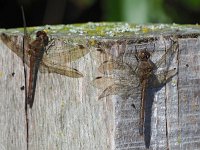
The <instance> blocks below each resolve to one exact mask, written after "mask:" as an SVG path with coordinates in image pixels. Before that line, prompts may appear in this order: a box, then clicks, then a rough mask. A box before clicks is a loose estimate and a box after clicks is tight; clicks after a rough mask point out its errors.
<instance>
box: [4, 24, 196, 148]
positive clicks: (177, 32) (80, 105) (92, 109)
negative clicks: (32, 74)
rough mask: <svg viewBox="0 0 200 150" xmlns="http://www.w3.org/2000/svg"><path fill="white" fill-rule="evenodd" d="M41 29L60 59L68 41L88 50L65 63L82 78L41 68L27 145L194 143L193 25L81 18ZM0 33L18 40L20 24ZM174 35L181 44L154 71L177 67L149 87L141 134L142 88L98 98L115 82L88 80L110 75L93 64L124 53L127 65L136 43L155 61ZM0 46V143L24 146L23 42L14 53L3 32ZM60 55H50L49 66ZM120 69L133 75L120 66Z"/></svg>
mask: <svg viewBox="0 0 200 150" xmlns="http://www.w3.org/2000/svg"><path fill="white" fill-rule="evenodd" d="M49 27H50V29H48V28H49ZM41 29H47V30H48V35H50V36H51V37H52V38H53V39H54V40H55V45H53V46H52V47H50V49H49V52H48V53H49V56H50V55H52V56H53V55H57V54H60V56H59V57H60V58H61V57H62V55H63V52H65V53H68V51H69V49H70V48H71V49H73V48H74V49H73V50H77V49H76V48H77V45H82V46H84V48H86V49H87V50H88V51H87V52H85V53H84V54H83V56H82V57H81V58H79V59H76V60H73V61H72V62H68V61H67V60H65V62H64V63H66V64H65V66H64V67H65V68H66V70H68V71H69V70H70V69H71V68H75V69H77V70H78V71H79V72H80V73H82V74H83V77H80V78H72V77H68V76H66V75H60V74H59V73H55V72H52V71H51V70H50V69H47V68H41V70H40V72H39V73H38V81H37V87H36V95H35V101H34V104H33V108H32V109H29V110H28V112H29V142H30V143H29V149H30V150H38V149H47V150H51V149H53V150H54V149H63V150H78V149H81V150H93V149H97V150H111V149H115V150H125V149H126V150H135V149H146V148H147V147H149V149H152V150H154V149H169V150H174V149H176V150H179V149H180V150H189V149H194V150H197V149H200V137H199V135H200V134H199V133H200V128H199V124H200V121H199V120H200V98H199V97H200V84H199V83H200V82H199V81H200V71H199V64H200V61H199V60H200V59H199V58H200V38H199V35H200V28H199V26H178V25H149V26H139V25H138V26H135V25H133V24H127V23H96V24H95V23H87V24H82V25H67V26H44V27H37V28H33V30H34V31H38V30H41ZM19 30H20V31H19ZM30 30H32V29H29V32H30ZM17 31H18V32H17ZM57 31H59V33H58V32H57ZM0 32H1V33H3V32H4V33H6V34H7V35H9V36H11V38H12V39H15V44H18V45H20V44H21V43H22V35H23V34H22V32H21V29H10V30H0ZM33 35H34V33H32V36H31V37H32V38H33ZM15 37H16V38H15ZM172 39H173V40H177V41H178V46H179V47H178V49H177V50H176V51H175V52H174V54H173V55H167V56H166V57H167V58H166V60H169V61H166V62H165V64H164V65H161V67H160V69H159V71H162V69H164V68H167V69H172V68H177V71H178V74H177V75H176V76H174V77H173V78H172V80H171V81H169V82H168V83H167V84H166V85H165V86H163V87H161V88H157V89H149V90H148V92H147V104H146V106H147V108H146V115H145V118H146V120H145V135H144V136H140V135H139V132H138V123H139V106H140V91H139V90H138V89H127V91H124V93H122V94H121V95H120V94H118V93H117V94H115V95H110V96H107V97H104V98H103V99H100V100H98V97H99V96H100V95H101V94H102V92H103V90H105V89H106V88H107V87H108V85H109V84H111V83H112V82H113V81H111V80H109V82H107V83H105V84H103V85H100V84H99V86H101V88H99V87H97V86H95V84H94V79H95V78H96V77H98V76H102V77H106V78H107V77H108V75H106V74H102V73H101V72H100V71H99V70H98V67H99V66H100V65H101V64H102V63H103V61H105V60H111V59H117V60H118V59H120V60H121V59H122V56H123V62H126V63H128V64H129V65H132V66H133V65H134V64H135V62H136V60H135V57H134V53H135V50H136V49H135V47H136V45H137V49H138V50H140V49H144V48H147V50H148V51H150V52H151V54H152V55H151V60H152V61H153V62H155V61H156V60H158V59H159V58H160V57H161V56H162V55H163V54H164V53H165V50H166V49H167V48H169V47H170V46H171V45H172V43H171V42H172V41H171V40H172ZM69 45H70V46H69ZM73 46H74V47H73ZM10 48H11V49H10ZM60 50H61V51H60ZM78 50H79V49H78ZM100 50H101V53H100ZM0 53H1V54H0V62H1V66H0V95H1V98H0V107H1V108H0V114H1V117H0V130H1V134H0V149H1V150H4V149H5V150H13V149H20V150H24V149H26V145H27V143H26V124H25V123H26V122H25V110H24V99H25V98H24V91H22V90H21V89H20V87H21V86H23V85H24V75H23V64H22V59H21V58H20V56H21V55H19V53H21V49H19V51H18V52H17V51H15V50H13V49H12V46H9V45H8V44H7V45H6V43H5V41H3V40H2V39H1V40H0ZM16 54H17V55H16ZM59 61H60V62H61V61H62V60H58V62H59ZM58 62H57V61H56V60H54V61H53V63H52V62H51V65H52V64H54V65H55V64H56V63H58ZM27 63H28V59H27ZM48 65H49V64H48ZM55 66H56V65H55ZM44 71H49V73H48V72H47V73H44ZM13 72H14V73H15V75H14V76H12V73H13ZM121 76H124V77H125V78H127V79H130V77H131V76H130V74H128V73H127V72H126V71H125V72H123V73H122V74H121ZM128 93H129V94H130V96H127V94H128ZM133 103H134V104H135V106H136V109H134V108H133V107H132V106H131V105H132V104H133Z"/></svg>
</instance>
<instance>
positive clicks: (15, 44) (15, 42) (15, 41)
mask: <svg viewBox="0 0 200 150" xmlns="http://www.w3.org/2000/svg"><path fill="white" fill-rule="evenodd" d="M0 39H1V41H2V42H3V43H4V44H5V45H6V46H7V47H8V48H9V49H11V50H12V51H13V52H14V53H15V54H16V55H17V56H18V57H20V58H21V59H23V51H22V44H20V43H21V41H20V40H19V38H18V37H17V36H9V35H7V34H5V33H1V35H0ZM28 42H29V37H28V36H26V37H25V38H24V46H25V63H26V64H27V65H28V66H30V62H29V55H28Z"/></svg>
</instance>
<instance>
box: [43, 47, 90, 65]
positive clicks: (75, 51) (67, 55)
mask: <svg viewBox="0 0 200 150" xmlns="http://www.w3.org/2000/svg"><path fill="white" fill-rule="evenodd" d="M61 48H62V49H63V50H62V51H59V50H58V51H57V49H56V51H55V50H54V51H53V53H48V54H45V55H44V57H43V62H44V63H48V64H50V63H52V64H57V65H59V64H60V65H65V64H67V63H70V62H72V61H76V60H77V59H80V58H81V57H83V56H85V55H86V54H87V53H88V52H89V48H86V47H84V46H83V45H77V46H74V45H73V46H72V45H67V46H66V47H64V48H63V47H61Z"/></svg>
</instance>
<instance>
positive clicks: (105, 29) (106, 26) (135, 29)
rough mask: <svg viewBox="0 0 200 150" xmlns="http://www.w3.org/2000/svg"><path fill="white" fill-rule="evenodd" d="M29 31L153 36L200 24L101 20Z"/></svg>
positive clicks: (195, 29) (199, 28)
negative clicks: (144, 23) (137, 23)
mask: <svg viewBox="0 0 200 150" xmlns="http://www.w3.org/2000/svg"><path fill="white" fill-rule="evenodd" d="M27 30H28V32H29V33H35V32H36V31H38V30H46V31H47V32H48V34H57V35H59V34H61V35H66V36H84V37H92V38H93V37H95V38H99V37H100V38H114V37H115V38H116V37H133V36H143V37H145V36H153V35H155V33H156V34H163V33H176V32H177V31H184V32H198V33H199V32H200V26H199V25H177V24H149V25H136V24H129V23H122V22H101V23H92V22H89V23H82V24H69V25H56V26H55V25H54V26H51V25H46V26H41V27H29V28H27ZM8 31H10V32H14V31H15V32H16V31H19V32H22V33H23V28H18V29H17V30H16V29H9V30H8Z"/></svg>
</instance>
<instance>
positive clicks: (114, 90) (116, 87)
mask: <svg viewBox="0 0 200 150" xmlns="http://www.w3.org/2000/svg"><path fill="white" fill-rule="evenodd" d="M125 92H126V90H124V85H122V84H113V85H111V86H108V87H107V88H106V89H105V90H104V91H103V92H102V93H101V95H100V96H99V98H98V99H99V100H100V99H102V98H104V97H107V96H110V95H120V94H123V93H125Z"/></svg>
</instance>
